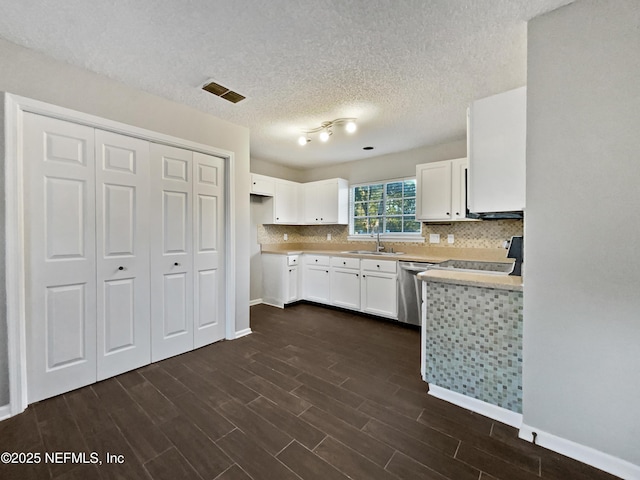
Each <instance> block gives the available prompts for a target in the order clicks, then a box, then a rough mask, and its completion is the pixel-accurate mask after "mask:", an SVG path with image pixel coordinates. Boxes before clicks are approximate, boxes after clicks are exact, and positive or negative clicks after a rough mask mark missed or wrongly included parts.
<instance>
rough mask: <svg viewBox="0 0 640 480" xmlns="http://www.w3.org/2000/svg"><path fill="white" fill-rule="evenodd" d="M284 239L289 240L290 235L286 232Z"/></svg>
mask: <svg viewBox="0 0 640 480" xmlns="http://www.w3.org/2000/svg"><path fill="white" fill-rule="evenodd" d="M284 239H285V241H286V240H289V235H287V234H286V233H285V234H284Z"/></svg>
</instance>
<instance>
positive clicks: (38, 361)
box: [23, 113, 96, 403]
mask: <svg viewBox="0 0 640 480" xmlns="http://www.w3.org/2000/svg"><path fill="white" fill-rule="evenodd" d="M23 125H24V136H23V149H24V150H23V152H24V169H25V171H24V178H25V182H24V188H25V197H24V198H25V213H26V216H25V251H26V258H25V261H26V269H27V272H28V274H27V277H26V298H25V300H26V302H25V303H26V334H27V389H28V392H27V397H28V401H29V403H33V402H37V401H39V400H42V399H44V398H48V397H52V396H54V395H58V394H60V393H62V392H67V391H69V390H73V389H75V388H78V387H81V386H83V385H87V384H89V383H92V382H95V381H96V322H95V315H96V298H95V292H96V270H95V268H96V264H95V258H96V256H95V231H96V228H95V157H94V130H93V128H89V127H85V126H81V125H77V124H74V123H69V122H64V121H61V120H55V119H51V118H47V117H41V116H38V115H33V114H30V113H25V114H24V124H23Z"/></svg>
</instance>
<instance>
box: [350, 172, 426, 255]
mask: <svg viewBox="0 0 640 480" xmlns="http://www.w3.org/2000/svg"><path fill="white" fill-rule="evenodd" d="M406 180H416V177H415V176H411V177H402V178H392V179H387V180H376V181H371V182H362V183H355V184H352V185H349V235H348V237H347V240H349V241H357V242H375V241H377V234H376V233H360V234H357V233H354V231H353V229H354V203H355V198H354V195H355V189H356V188H357V187H363V186H366V185H379V184H382V185H383V196H386V185H387V184H388V183H395V182H404V181H406ZM416 193H417V192H416ZM383 217H386V215H383ZM416 221H417V222H419V223H420V225H421V226H422V222H421V221H420V220H416ZM380 240H385V241H387V242H388V241H393V242H411V243H424V241H425V238H424V237H423V236H422V228H420V232H407V233H403V232H393V233H384V232H383V233H380Z"/></svg>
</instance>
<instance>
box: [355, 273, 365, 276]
mask: <svg viewBox="0 0 640 480" xmlns="http://www.w3.org/2000/svg"><path fill="white" fill-rule="evenodd" d="M359 276H360V275H359V274H357V273H356V277H359ZM363 276H364V275H363Z"/></svg>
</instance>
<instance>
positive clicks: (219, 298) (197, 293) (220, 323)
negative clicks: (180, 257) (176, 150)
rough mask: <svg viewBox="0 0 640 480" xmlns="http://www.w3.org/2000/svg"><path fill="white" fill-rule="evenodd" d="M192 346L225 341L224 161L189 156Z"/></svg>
mask: <svg viewBox="0 0 640 480" xmlns="http://www.w3.org/2000/svg"><path fill="white" fill-rule="evenodd" d="M192 178H193V238H194V246H193V291H194V297H193V308H194V312H193V320H194V326H193V346H194V348H199V347H202V346H204V345H209V344H210V343H213V342H217V341H218V340H222V339H223V338H224V337H225V331H224V330H225V322H224V320H225V314H226V308H225V295H226V289H225V262H224V251H225V235H224V211H225V209H224V160H223V159H222V158H219V157H214V156H211V155H205V154H203V153H198V152H194V153H193V174H192Z"/></svg>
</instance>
